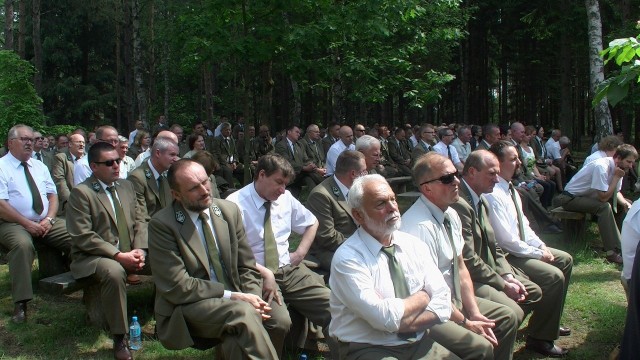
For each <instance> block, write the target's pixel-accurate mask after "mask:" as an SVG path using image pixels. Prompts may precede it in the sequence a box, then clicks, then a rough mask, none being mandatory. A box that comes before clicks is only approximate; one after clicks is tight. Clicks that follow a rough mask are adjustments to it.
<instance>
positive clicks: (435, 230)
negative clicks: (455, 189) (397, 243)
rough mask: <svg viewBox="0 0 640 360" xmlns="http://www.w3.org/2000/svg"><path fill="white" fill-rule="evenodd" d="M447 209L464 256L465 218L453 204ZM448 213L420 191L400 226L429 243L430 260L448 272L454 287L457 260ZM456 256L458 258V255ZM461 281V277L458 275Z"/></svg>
mask: <svg viewBox="0 0 640 360" xmlns="http://www.w3.org/2000/svg"><path fill="white" fill-rule="evenodd" d="M446 213H447V214H448V215H449V219H450V222H451V232H452V235H453V244H454V245H455V247H456V254H457V256H460V254H461V253H462V247H463V246H464V239H463V238H462V222H461V221H460V217H459V216H458V214H457V213H456V212H455V210H453V209H452V208H447V210H446ZM444 214H445V212H443V211H442V210H440V208H438V207H437V206H435V205H434V204H433V203H432V202H431V201H429V200H428V199H427V198H426V197H424V195H420V197H419V198H418V200H417V201H416V202H415V203H414V204H413V205H412V206H411V207H410V208H409V210H407V211H406V212H405V213H404V215H402V227H401V228H400V230H401V231H404V232H406V233H408V234H411V235H413V236H415V237H417V238H418V239H420V240H422V242H424V243H425V244H426V245H427V246H428V247H429V250H430V253H429V255H431V256H432V258H431V259H430V260H431V261H432V262H434V263H435V264H437V265H438V269H439V270H440V272H441V273H442V276H444V280H445V281H446V282H447V285H448V286H449V289H453V282H452V281H451V278H452V271H453V267H452V262H453V261H454V259H453V250H452V249H451V242H450V241H449V237H448V235H447V230H446V228H445V227H444ZM425 256H426V255H425ZM455 260H456V261H457V259H455ZM458 281H460V280H459V279H458Z"/></svg>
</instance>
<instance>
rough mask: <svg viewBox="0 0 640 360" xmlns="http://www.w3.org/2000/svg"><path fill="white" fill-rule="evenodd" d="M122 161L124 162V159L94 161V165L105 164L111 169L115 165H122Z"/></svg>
mask: <svg viewBox="0 0 640 360" xmlns="http://www.w3.org/2000/svg"><path fill="white" fill-rule="evenodd" d="M121 161H122V159H120V158H118V159H114V160H107V161H94V163H96V164H105V165H106V166H108V167H111V166H113V164H114V163H116V164H120V162H121Z"/></svg>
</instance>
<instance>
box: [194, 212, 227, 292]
mask: <svg viewBox="0 0 640 360" xmlns="http://www.w3.org/2000/svg"><path fill="white" fill-rule="evenodd" d="M198 218H199V219H200V221H201V222H202V232H203V233H204V240H205V241H206V243H207V248H208V249H209V251H208V255H209V261H210V262H211V266H212V267H213V271H214V272H215V273H216V278H217V279H218V282H219V283H221V284H222V285H224V288H225V289H226V290H233V289H232V288H231V284H230V283H229V280H228V279H227V275H226V274H225V271H224V269H223V267H222V258H221V257H220V251H219V249H218V246H217V244H216V238H215V237H214V236H213V232H212V231H211V226H209V215H207V213H205V212H204V211H203V212H201V213H200V216H198Z"/></svg>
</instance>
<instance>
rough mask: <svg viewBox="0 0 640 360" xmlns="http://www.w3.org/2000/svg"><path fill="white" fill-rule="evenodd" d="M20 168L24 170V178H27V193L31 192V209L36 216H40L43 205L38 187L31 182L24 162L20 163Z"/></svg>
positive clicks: (27, 166) (31, 179) (29, 173)
mask: <svg viewBox="0 0 640 360" xmlns="http://www.w3.org/2000/svg"><path fill="white" fill-rule="evenodd" d="M21 164H22V167H23V168H24V176H25V177H26V178H27V183H28V184H29V191H31V198H32V199H33V202H32V205H31V207H32V208H33V211H35V213H36V214H38V215H40V214H42V212H43V211H44V204H42V197H40V191H39V190H38V186H37V185H36V182H35V181H34V180H33V177H32V176H31V172H30V171H29V164H28V163H27V162H26V161H23V162H21Z"/></svg>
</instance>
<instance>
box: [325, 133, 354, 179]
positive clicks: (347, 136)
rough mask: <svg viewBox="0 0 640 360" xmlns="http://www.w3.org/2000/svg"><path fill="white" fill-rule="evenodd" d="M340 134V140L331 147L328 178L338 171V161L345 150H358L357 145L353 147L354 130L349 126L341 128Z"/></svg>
mask: <svg viewBox="0 0 640 360" xmlns="http://www.w3.org/2000/svg"><path fill="white" fill-rule="evenodd" d="M338 134H339V135H340V140H338V141H336V142H335V143H334V144H333V145H331V148H329V152H328V153H327V174H326V175H327V176H330V175H333V173H334V172H335V171H336V161H338V156H339V155H340V153H342V152H343V151H345V150H355V149H356V147H355V145H353V130H351V128H350V127H349V126H343V127H341V128H340V131H339V132H338Z"/></svg>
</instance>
